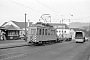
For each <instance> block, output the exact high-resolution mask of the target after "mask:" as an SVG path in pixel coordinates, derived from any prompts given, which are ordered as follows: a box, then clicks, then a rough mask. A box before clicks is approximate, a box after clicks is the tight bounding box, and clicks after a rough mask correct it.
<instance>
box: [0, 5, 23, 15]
mask: <svg viewBox="0 0 90 60" xmlns="http://www.w3.org/2000/svg"><path fill="white" fill-rule="evenodd" d="M0 5H1V6H3V7H6V8H8V9H11V10H13V11H16V12H19V13H22V14H24V12H21V11H19V10H16V9H12V8H10V7H7V6H4V5H2V4H0Z"/></svg>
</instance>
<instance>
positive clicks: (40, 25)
mask: <svg viewBox="0 0 90 60" xmlns="http://www.w3.org/2000/svg"><path fill="white" fill-rule="evenodd" d="M30 27H53V26H52V25H50V24H48V23H42V22H37V23H36V24H32V25H31V26H30Z"/></svg>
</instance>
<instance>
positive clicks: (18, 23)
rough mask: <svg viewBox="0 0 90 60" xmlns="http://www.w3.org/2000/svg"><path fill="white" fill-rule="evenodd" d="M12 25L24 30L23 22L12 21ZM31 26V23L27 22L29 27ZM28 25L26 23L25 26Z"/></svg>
mask: <svg viewBox="0 0 90 60" xmlns="http://www.w3.org/2000/svg"><path fill="white" fill-rule="evenodd" d="M12 22H13V23H14V24H16V25H17V26H18V27H20V28H21V29H22V28H25V22H16V21H12ZM31 24H32V22H29V26H30V25H31ZM27 25H28V22H26V26H27Z"/></svg>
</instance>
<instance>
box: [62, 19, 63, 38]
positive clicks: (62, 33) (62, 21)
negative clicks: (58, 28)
mask: <svg viewBox="0 0 90 60" xmlns="http://www.w3.org/2000/svg"><path fill="white" fill-rule="evenodd" d="M62 38H63V18H62Z"/></svg>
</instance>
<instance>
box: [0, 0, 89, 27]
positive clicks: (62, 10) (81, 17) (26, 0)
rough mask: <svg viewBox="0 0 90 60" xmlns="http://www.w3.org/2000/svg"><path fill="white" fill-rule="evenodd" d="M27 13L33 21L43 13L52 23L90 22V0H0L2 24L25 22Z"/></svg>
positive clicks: (0, 23) (0, 20)
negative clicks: (11, 21)
mask: <svg viewBox="0 0 90 60" xmlns="http://www.w3.org/2000/svg"><path fill="white" fill-rule="evenodd" d="M25 13H26V14H27V15H26V21H28V20H30V22H33V23H36V22H38V21H39V19H41V18H40V17H41V16H42V15H43V14H44V16H43V18H44V19H45V18H47V20H48V22H49V20H50V19H49V18H48V16H50V17H51V22H52V23H60V21H62V19H63V23H67V24H69V23H70V22H90V0H0V26H1V25H2V24H3V23H4V22H8V21H10V20H13V21H19V22H21V21H23V22H24V21H25ZM45 14H49V15H45ZM69 19H70V21H69ZM41 21H43V20H42V19H41Z"/></svg>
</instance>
